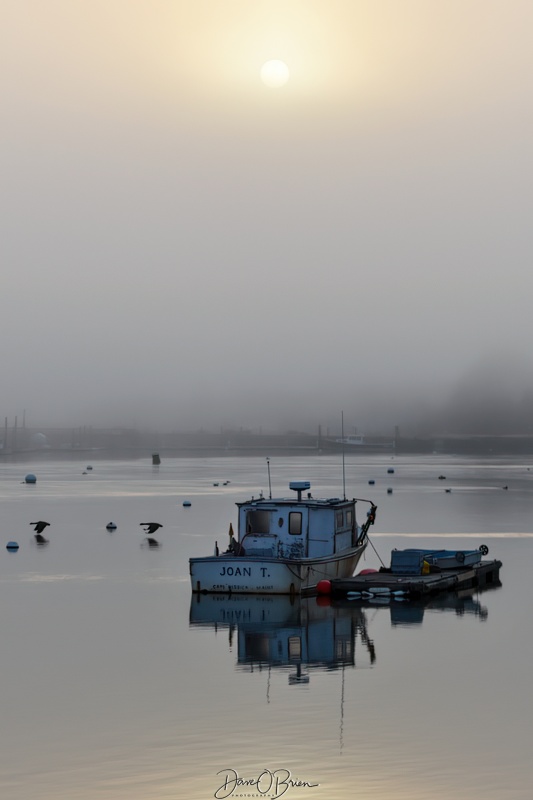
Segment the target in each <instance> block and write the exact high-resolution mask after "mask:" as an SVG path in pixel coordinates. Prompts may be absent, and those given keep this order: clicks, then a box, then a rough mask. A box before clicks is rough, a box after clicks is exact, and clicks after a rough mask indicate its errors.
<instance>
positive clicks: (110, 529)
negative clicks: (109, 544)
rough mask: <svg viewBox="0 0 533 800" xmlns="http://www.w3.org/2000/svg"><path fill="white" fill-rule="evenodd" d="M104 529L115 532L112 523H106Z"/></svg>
mask: <svg viewBox="0 0 533 800" xmlns="http://www.w3.org/2000/svg"><path fill="white" fill-rule="evenodd" d="M106 528H107V530H108V531H116V529H117V526H116V525H115V523H114V522H108V523H107V525H106Z"/></svg>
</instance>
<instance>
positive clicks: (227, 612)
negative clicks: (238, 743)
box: [189, 594, 376, 684]
mask: <svg viewBox="0 0 533 800" xmlns="http://www.w3.org/2000/svg"><path fill="white" fill-rule="evenodd" d="M189 622H190V625H191V626H193V627H206V628H213V629H214V630H215V631H220V630H221V629H227V630H228V639H229V644H230V647H231V646H232V645H233V644H234V641H235V639H237V653H238V658H237V669H240V670H242V671H246V672H253V671H254V670H255V669H262V668H263V667H269V668H274V669H280V670H287V671H288V672H289V683H290V684H298V683H308V682H309V671H310V670H317V669H318V670H322V671H327V670H336V669H339V668H344V667H356V666H358V667H359V666H365V667H368V666H370V665H372V664H373V663H374V662H375V660H376V654H375V649H374V644H373V642H372V641H371V640H370V639H369V637H368V634H367V622H366V614H365V611H364V609H363V608H360V607H355V606H353V605H351V606H348V607H339V608H334V607H332V606H330V605H329V599H326V598H317V597H308V598H300V597H295V598H292V599H291V598H290V597H288V596H284V595H243V594H233V595H201V594H197V595H194V596H193V597H192V600H191V610H190V618H189ZM356 644H357V655H356Z"/></svg>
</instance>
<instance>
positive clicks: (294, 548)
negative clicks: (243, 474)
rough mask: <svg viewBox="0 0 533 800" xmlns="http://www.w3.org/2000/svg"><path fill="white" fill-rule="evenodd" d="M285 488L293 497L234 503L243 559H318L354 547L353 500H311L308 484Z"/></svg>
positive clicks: (354, 521) (306, 482)
mask: <svg viewBox="0 0 533 800" xmlns="http://www.w3.org/2000/svg"><path fill="white" fill-rule="evenodd" d="M289 488H290V489H291V490H293V491H295V492H296V493H297V496H296V497H290V498H278V499H272V498H269V499H266V498H263V497H260V498H258V499H257V500H255V499H252V500H250V501H248V502H246V503H237V506H238V508H239V522H238V537H239V542H240V544H241V545H242V547H243V548H244V554H245V555H246V556H258V557H262V558H289V559H291V558H294V559H301V558H322V557H324V556H330V555H334V554H335V553H340V552H342V551H344V550H346V549H349V548H351V547H354V546H355V544H356V541H357V538H358V531H357V526H356V520H355V502H356V501H355V500H346V499H343V500H341V499H340V498H338V497H335V498H331V499H327V500H319V499H316V500H315V499H314V498H313V497H312V494H311V491H310V489H311V484H310V483H309V481H292V482H291V483H290V484H289ZM304 493H305V497H302V495H303V494H304Z"/></svg>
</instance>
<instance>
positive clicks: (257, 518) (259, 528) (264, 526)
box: [246, 510, 270, 533]
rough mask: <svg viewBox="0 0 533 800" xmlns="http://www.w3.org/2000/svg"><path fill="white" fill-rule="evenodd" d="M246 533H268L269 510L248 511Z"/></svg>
mask: <svg viewBox="0 0 533 800" xmlns="http://www.w3.org/2000/svg"><path fill="white" fill-rule="evenodd" d="M246 533H270V511H263V510H259V511H248V513H247V515H246Z"/></svg>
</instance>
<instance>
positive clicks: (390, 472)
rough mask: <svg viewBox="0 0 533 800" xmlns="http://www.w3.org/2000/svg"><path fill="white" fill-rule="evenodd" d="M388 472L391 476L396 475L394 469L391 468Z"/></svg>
mask: <svg viewBox="0 0 533 800" xmlns="http://www.w3.org/2000/svg"><path fill="white" fill-rule="evenodd" d="M387 472H388V473H389V475H394V469H393V468H392V467H389V468H388V470H387Z"/></svg>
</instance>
